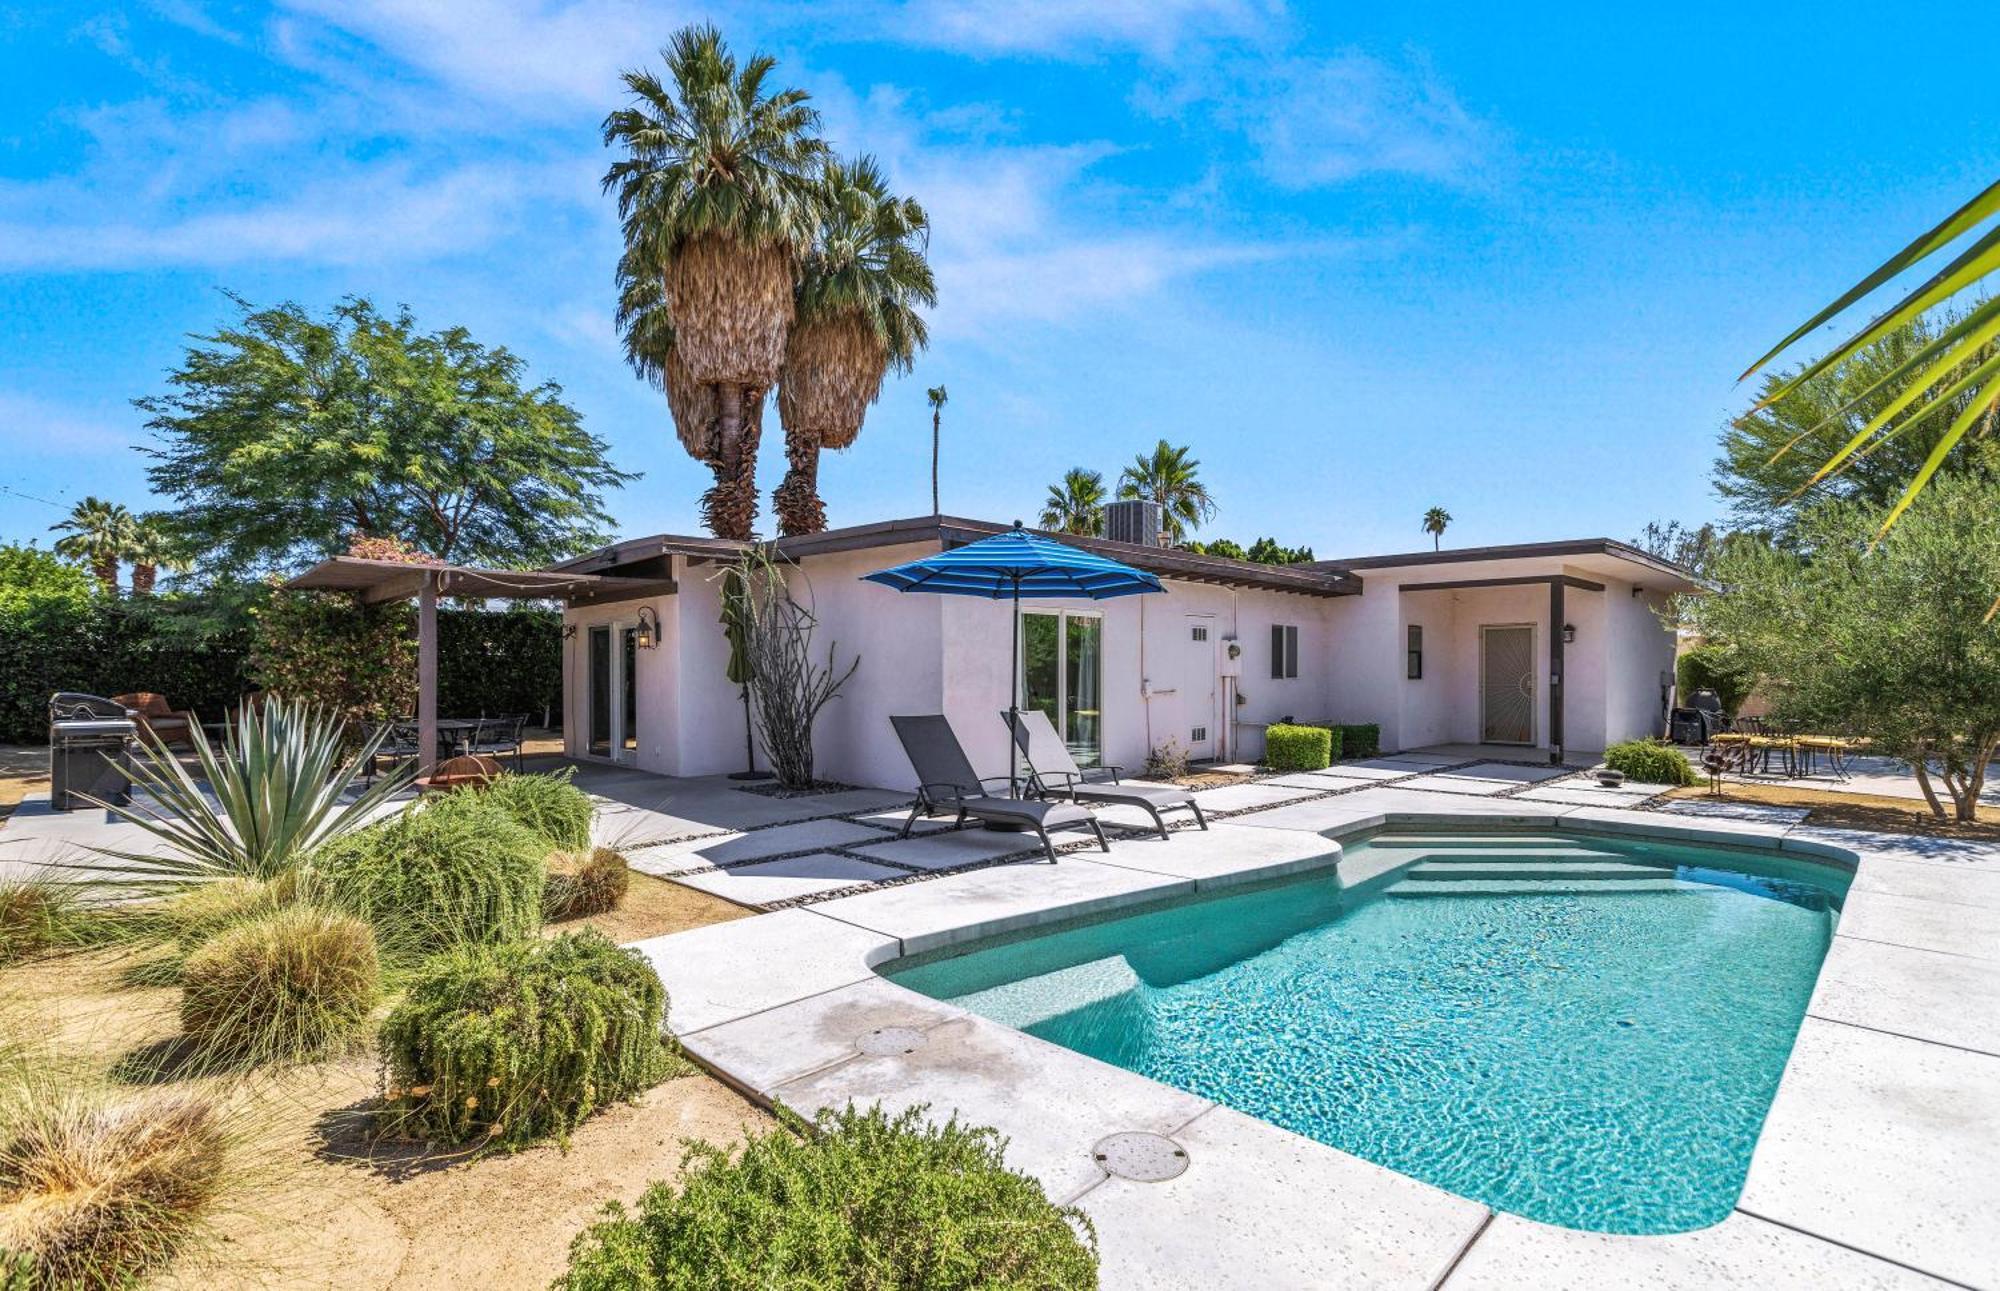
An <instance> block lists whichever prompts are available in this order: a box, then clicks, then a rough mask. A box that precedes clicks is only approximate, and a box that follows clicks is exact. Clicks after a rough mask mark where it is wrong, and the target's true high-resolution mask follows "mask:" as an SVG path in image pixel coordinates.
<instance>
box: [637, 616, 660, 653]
mask: <svg viewBox="0 0 2000 1291" xmlns="http://www.w3.org/2000/svg"><path fill="white" fill-rule="evenodd" d="M634 644H636V645H637V646H638V647H639V648H640V649H641V650H651V649H652V648H653V647H654V646H656V645H658V644H660V618H659V616H658V615H657V614H654V613H653V607H652V606H650V605H642V606H640V607H639V634H638V638H637V640H636V641H635V642H634Z"/></svg>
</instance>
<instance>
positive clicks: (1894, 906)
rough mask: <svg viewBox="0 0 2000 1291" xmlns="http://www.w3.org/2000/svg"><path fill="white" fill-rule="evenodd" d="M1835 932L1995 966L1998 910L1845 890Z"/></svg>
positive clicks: (1999, 949) (1999, 947) (1999, 955)
mask: <svg viewBox="0 0 2000 1291" xmlns="http://www.w3.org/2000/svg"><path fill="white" fill-rule="evenodd" d="M1840 933H1841V935H1842V936H1845V937H1860V938H1862V939H1864V940H1867V941H1886V942H1888V943H1890V944H1891V945H1896V946H1911V947H1914V948H1916V949H1918V950H1939V951H1945V952H1947V953H1949V954H1953V955H1969V956H1971V957H1972V958H1974V959H1983V960H1988V961H2000V910H1988V909H1984V908H1982V907H1979V906H1965V905H1954V904H1951V903H1948V902H1944V901H1925V900H1919V899H1916V898H1912V897H1901V896H1891V895H1890V894H1888V893H1886V892H1876V891H1862V892H1854V891H1850V892H1848V894H1847V901H1846V903H1845V904H1844V905H1843V906H1842V907H1841V911H1840Z"/></svg>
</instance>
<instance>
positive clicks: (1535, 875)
mask: <svg viewBox="0 0 2000 1291" xmlns="http://www.w3.org/2000/svg"><path fill="white" fill-rule="evenodd" d="M1403 875H1404V877H1406V878H1412V879H1427V880H1432V881H1437V882H1447V883H1449V882H1463V881H1468V880H1475V879H1600V880H1603V881H1605V882H1608V883H1618V882H1633V881H1637V880H1641V879H1670V878H1672V877H1673V876H1674V872H1673V870H1671V869H1668V868H1665V867H1662V866H1658V865H1633V864H1630V863H1629V862H1626V861H1622V860H1619V861H1612V860H1603V861H1581V860H1576V861H1570V860H1559V861H1550V862H1544V861H1541V860H1540V859H1537V860H1532V861H1527V860H1522V861H1508V860H1488V861H1469V860H1468V861H1460V862H1458V863H1456V864H1440V863H1439V862H1436V861H1424V862H1421V863H1419V864H1416V865H1412V866H1411V867H1410V868H1409V869H1407V870H1404V871H1403Z"/></svg>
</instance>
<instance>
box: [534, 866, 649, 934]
mask: <svg viewBox="0 0 2000 1291" xmlns="http://www.w3.org/2000/svg"><path fill="white" fill-rule="evenodd" d="M548 871H549V876H548V879H547V880H546V881H545V882H544V883H543V885H542V918H544V919H546V920H548V921H549V922H550V923H560V922H562V921H563V920H565V919H581V918H583V917H584V916H585V915H593V914H604V913H606V912H607V911H611V910H615V909H617V908H618V903H619V902H620V901H623V900H624V899H625V893H626V892H627V891H628V890H630V888H631V886H632V871H631V868H630V867H629V866H627V865H626V863H625V856H624V854H623V853H621V852H618V851H616V850H614V849H612V848H609V847H599V848H597V849H595V850H593V851H592V852H590V854H589V855H584V854H583V853H581V852H556V853H554V854H552V855H551V856H550V857H549V858H548Z"/></svg>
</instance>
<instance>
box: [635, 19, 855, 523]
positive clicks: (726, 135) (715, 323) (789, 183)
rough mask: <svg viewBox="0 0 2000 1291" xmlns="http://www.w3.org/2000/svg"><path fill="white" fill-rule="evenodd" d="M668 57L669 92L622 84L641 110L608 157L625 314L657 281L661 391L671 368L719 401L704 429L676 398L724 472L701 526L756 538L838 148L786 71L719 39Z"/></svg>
mask: <svg viewBox="0 0 2000 1291" xmlns="http://www.w3.org/2000/svg"><path fill="white" fill-rule="evenodd" d="M661 56H662V57H663V58H664V59H665V60H666V65H667V77H668V80H667V81H662V80H661V79H660V78H659V77H657V76H654V75H653V74H652V73H650V72H644V71H633V72H626V73H625V74H624V76H623V80H624V82H625V88H626V89H627V90H628V91H629V92H630V93H631V97H632V105H631V106H629V107H625V108H621V109H619V110H617V111H615V112H613V113H611V115H609V116H607V117H606V118H605V119H604V142H605V143H606V144H607V145H619V146H622V147H623V148H624V150H625V156H624V157H623V158H622V159H620V160H618V161H616V162H614V163H612V165H611V168H610V169H609V170H607V171H606V172H605V175H604V187H605V189H606V190H610V189H614V188H615V189H616V190H617V192H618V215H619V218H620V219H621V220H622V221H623V226H624V234H625V256H624V257H623V259H622V260H621V262H620V272H619V287H620V303H621V306H623V305H624V303H625V297H626V295H627V293H628V291H630V289H631V285H632V282H633V280H634V278H636V277H637V276H641V275H657V276H658V277H659V278H660V280H661V295H660V298H659V301H658V306H659V308H661V309H662V310H664V314H665V317H664V322H665V323H666V324H667V325H668V327H669V328H670V329H671V339H670V341H669V352H668V353H666V354H660V355H659V356H658V357H659V361H660V372H661V376H660V378H659V379H661V380H662V381H663V382H665V383H666V384H668V385H670V386H671V385H673V384H675V383H677V381H678V377H677V376H672V375H669V374H668V373H667V372H666V368H667V367H668V366H669V363H668V359H669V356H670V357H671V361H672V363H674V364H678V365H680V368H681V370H682V371H683V372H684V374H685V376H686V378H687V381H688V383H690V384H692V385H698V386H706V387H709V388H710V389H711V394H710V395H709V396H708V397H709V399H710V400H711V401H712V413H713V418H714V420H713V422H712V424H699V423H698V424H697V425H695V426H694V427H693V428H690V427H689V426H687V425H685V424H683V423H682V420H681V417H682V414H683V413H687V414H689V415H697V414H699V413H700V412H701V411H702V410H703V408H702V406H701V401H700V400H696V399H684V400H682V401H681V403H680V406H679V407H674V400H673V399H672V397H671V391H670V397H669V406H670V408H672V409H673V411H674V414H675V425H676V426H677V428H678V429H679V431H680V435H681V441H682V443H683V444H684V445H692V447H691V448H690V451H692V452H694V454H695V455H696V456H697V457H699V458H700V459H701V460H702V461H703V462H705V463H707V465H708V466H709V468H710V469H711V470H712V471H713V472H714V473H715V485H714V487H712V488H711V489H709V491H708V492H707V493H706V494H705V495H703V498H702V510H703V513H704V517H705V519H706V521H707V523H708V527H709V530H710V531H711V532H712V533H714V534H715V535H716V536H718V537H726V538H742V539H747V538H749V537H750V536H751V531H752V526H753V525H754V524H755V523H756V518H757V483H756V474H757V440H758V412H759V410H760V409H761V408H762V406H763V401H764V396H765V394H766V393H768V392H769V390H770V388H771V385H772V384H773V383H774V382H775V381H776V380H777V379H778V373H779V370H780V368H781V367H782V366H783V363H784V357H785V338H786V335H787V333H789V331H790V330H791V326H792V318H793V298H792V282H793V277H794V271H795V268H796V264H797V261H798V258H799V256H800V255H801V254H803V253H804V252H805V250H806V249H807V247H808V246H809V244H810V242H811V237H812V226H813V220H812V209H811V208H812V186H813V179H814V177H815V175H816V173H817V168H818V164H819V161H820V159H821V157H822V156H823V155H824V154H825V151H826V145H825V144H824V143H822V142H821V141H820V140H819V139H818V138H816V137H815V136H814V135H813V131H814V130H815V129H816V128H817V126H818V124H819V114H818V113H817V112H815V111H813V110H812V109H811V108H810V107H807V106H806V101H807V95H806V93H805V92H804V91H803V90H780V91H777V92H771V91H769V90H767V89H766V87H765V82H766V81H767V80H768V79H769V77H770V75H771V71H772V69H773V68H774V67H775V66H776V63H775V62H774V60H772V59H771V58H769V57H767V56H764V55H757V56H755V57H753V58H751V59H749V60H748V61H747V62H745V63H743V64H742V65H741V66H740V67H739V66H738V64H737V62H736V59H735V57H734V56H733V55H731V54H730V53H729V51H728V49H727V48H726V47H725V46H724V45H723V43H722V35H721V33H720V32H718V31H717V30H716V29H715V28H714V27H712V26H707V25H701V26H690V27H684V28H682V29H681V30H680V31H678V32H676V33H675V34H674V37H673V40H672V41H671V42H670V43H669V45H668V48H667V49H665V50H663V51H662V52H661ZM653 339H654V341H655V342H657V341H658V339H659V334H658V333H657V332H656V333H655V334H654V337H653ZM642 371H643V369H642Z"/></svg>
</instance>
